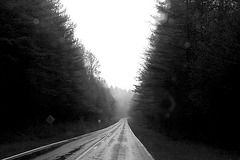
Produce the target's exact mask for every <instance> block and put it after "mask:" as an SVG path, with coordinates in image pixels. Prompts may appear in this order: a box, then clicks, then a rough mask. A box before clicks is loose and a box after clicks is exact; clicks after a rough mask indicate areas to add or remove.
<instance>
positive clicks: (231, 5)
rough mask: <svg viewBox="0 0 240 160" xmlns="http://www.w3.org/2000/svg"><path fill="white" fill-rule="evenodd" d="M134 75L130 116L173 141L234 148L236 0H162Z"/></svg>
mask: <svg viewBox="0 0 240 160" xmlns="http://www.w3.org/2000/svg"><path fill="white" fill-rule="evenodd" d="M156 8H157V10H158V15H157V16H153V18H154V19H155V21H156V24H155V28H154V29H153V30H152V35H151V37H150V38H149V42H150V46H149V48H148V49H146V51H145V53H144V64H143V67H142V69H141V70H140V71H139V76H138V81H139V85H136V89H135V94H134V96H133V100H132V109H131V113H130V114H131V116H132V117H134V119H135V120H137V121H138V122H139V121H141V122H142V123H143V124H144V125H146V126H148V127H150V128H154V129H155V130H157V131H159V132H161V133H165V134H167V135H168V136H169V137H171V138H174V139H185V140H193V141H197V142H204V143H208V144H210V145H214V146H219V147H223V148H225V149H237V150H239V147H240V146H239V144H240V137H239V135H240V130H239V121H240V116H239V113H240V108H239V105H238V104H239V102H238V98H239V89H240V84H239V82H240V78H239V75H238V74H239V73H240V54H239V53H240V52H239V50H240V41H239V40H240V27H239V26H240V19H239V17H240V2H239V1H237V0H167V1H159V2H158V4H157V5H156Z"/></svg>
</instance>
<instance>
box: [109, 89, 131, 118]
mask: <svg viewBox="0 0 240 160" xmlns="http://www.w3.org/2000/svg"><path fill="white" fill-rule="evenodd" d="M110 90H111V93H112V95H113V97H114V98H115V100H116V109H115V112H116V113H115V115H116V118H117V119H119V118H123V117H127V116H128V112H129V110H130V107H131V105H130V102H131V99H132V97H133V95H134V93H133V92H132V91H131V90H125V89H121V88H118V87H114V88H113V87H111V88H110Z"/></svg>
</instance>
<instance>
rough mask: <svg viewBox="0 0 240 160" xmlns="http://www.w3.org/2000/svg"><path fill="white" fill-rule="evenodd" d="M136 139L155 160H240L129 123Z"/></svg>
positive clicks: (237, 157) (218, 150) (229, 154)
mask: <svg viewBox="0 0 240 160" xmlns="http://www.w3.org/2000/svg"><path fill="white" fill-rule="evenodd" d="M129 126H130V128H131V129H132V131H133V133H134V134H135V135H136V137H137V138H138V139H139V140H140V141H141V142H142V144H143V145H144V146H145V147H146V149H147V150H148V152H149V153H150V154H151V155H152V156H153V158H154V159H155V160H240V155H237V154H234V153H230V152H227V151H223V150H220V149H215V148H213V147H209V146H206V145H203V144H195V143H191V142H188V141H174V140H171V139H169V138H167V137H166V136H164V135H162V134H159V133H156V132H154V131H152V130H150V129H146V128H143V127H141V126H138V125H136V124H133V123H132V122H131V121H130V122H129Z"/></svg>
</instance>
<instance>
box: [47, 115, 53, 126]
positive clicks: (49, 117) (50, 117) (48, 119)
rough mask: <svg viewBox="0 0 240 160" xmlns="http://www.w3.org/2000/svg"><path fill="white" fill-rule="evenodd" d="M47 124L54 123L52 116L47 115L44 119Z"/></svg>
mask: <svg viewBox="0 0 240 160" xmlns="http://www.w3.org/2000/svg"><path fill="white" fill-rule="evenodd" d="M46 121H47V123H48V124H50V125H52V123H53V122H54V121H55V118H53V116H51V115H49V116H48V117H47V119H46Z"/></svg>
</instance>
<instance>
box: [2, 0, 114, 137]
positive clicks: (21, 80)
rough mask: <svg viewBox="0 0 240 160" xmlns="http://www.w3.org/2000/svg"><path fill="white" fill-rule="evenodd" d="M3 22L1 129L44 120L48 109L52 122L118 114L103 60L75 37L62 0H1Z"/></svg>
mask: <svg viewBox="0 0 240 160" xmlns="http://www.w3.org/2000/svg"><path fill="white" fill-rule="evenodd" d="M0 28H1V29H0V46H1V47H0V66H1V67H0V74H1V75H0V92H1V97H0V99H1V101H0V106H1V108H0V110H1V111H0V125H1V127H0V133H1V134H5V133H11V134H13V133H14V132H19V131H20V130H24V129H26V128H28V127H30V126H37V125H42V124H45V123H46V121H45V120H46V118H47V117H48V116H49V115H51V116H53V117H54V118H55V122H54V124H55V123H64V122H72V121H76V120H83V119H84V120H94V121H97V120H98V119H101V120H102V122H105V121H109V120H110V119H111V118H112V117H113V116H114V115H113V113H114V112H115V111H114V110H115V99H114V98H113V96H112V95H111V93H110V89H109V88H108V86H107V84H106V82H105V80H103V79H102V78H101V77H100V76H99V62H98V60H97V59H96V57H95V56H94V55H93V54H92V53H91V52H89V51H87V50H86V49H85V48H84V45H83V44H82V43H80V42H79V41H78V40H77V39H76V38H75V37H74V29H75V24H73V23H72V22H71V21H70V18H69V16H68V15H67V14H66V11H65V10H64V8H63V6H62V5H61V4H60V1H59V0H52V1H49V0H23V1H14V0H4V1H2V0H1V1H0ZM6 135H8V134H6ZM0 137H1V138H3V139H1V140H3V141H4V136H1V135H0Z"/></svg>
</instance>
